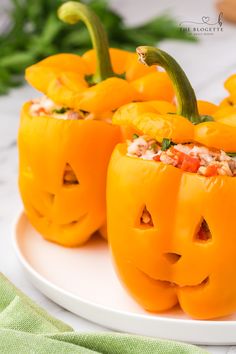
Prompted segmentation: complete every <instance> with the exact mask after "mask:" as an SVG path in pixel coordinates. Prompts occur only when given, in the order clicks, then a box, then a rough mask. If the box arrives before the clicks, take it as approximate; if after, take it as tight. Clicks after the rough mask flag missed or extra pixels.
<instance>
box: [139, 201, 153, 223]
mask: <svg viewBox="0 0 236 354" xmlns="http://www.w3.org/2000/svg"><path fill="white" fill-rule="evenodd" d="M140 224H141V225H146V226H149V227H153V221H152V216H151V214H150V212H149V211H148V210H147V207H146V205H145V206H144V208H143V212H142V215H141V217H140Z"/></svg>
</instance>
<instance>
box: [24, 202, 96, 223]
mask: <svg viewBox="0 0 236 354" xmlns="http://www.w3.org/2000/svg"><path fill="white" fill-rule="evenodd" d="M31 207H32V208H33V210H34V212H35V214H36V215H37V216H38V217H39V218H40V219H45V220H46V221H47V224H48V225H50V224H52V223H53V221H52V220H49V219H48V218H47V217H46V216H45V215H43V214H42V213H41V212H39V211H38V209H36V208H35V207H34V206H31ZM88 214H89V213H88V212H86V213H84V214H82V215H80V216H79V217H77V218H76V219H75V220H72V221H70V222H68V223H64V224H58V226H59V227H61V228H71V227H76V226H77V225H78V224H81V223H82V222H83V221H84V220H85V219H86V217H87V216H88Z"/></svg>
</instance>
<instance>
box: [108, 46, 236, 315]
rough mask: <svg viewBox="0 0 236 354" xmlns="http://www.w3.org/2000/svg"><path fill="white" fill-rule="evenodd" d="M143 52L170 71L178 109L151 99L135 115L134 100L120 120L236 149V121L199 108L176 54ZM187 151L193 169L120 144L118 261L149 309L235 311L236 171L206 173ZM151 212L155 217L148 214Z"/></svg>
mask: <svg viewBox="0 0 236 354" xmlns="http://www.w3.org/2000/svg"><path fill="white" fill-rule="evenodd" d="M138 53H139V55H140V56H141V59H142V61H143V62H145V63H146V64H148V65H151V64H155V63H158V64H159V65H162V66H163V67H164V68H165V69H166V70H167V72H168V73H169V75H170V77H171V78H172V80H173V84H174V87H175V90H176V95H177V102H178V107H177V112H178V114H177V115H176V114H166V113H165V114H160V113H155V112H153V110H150V108H149V107H147V105H148V102H147V103H146V107H145V108H146V109H147V112H146V113H145V112H143V109H141V108H140V107H139V110H140V113H139V111H138V110H137V107H136V113H137V114H136V115H135V114H130V116H129V114H128V112H129V105H126V106H125V107H122V108H120V109H119V110H118V111H117V113H116V114H115V115H114V122H116V123H119V124H126V123H128V124H131V125H132V126H133V127H135V128H136V129H138V130H139V131H140V132H142V133H144V134H148V135H149V136H150V137H151V138H155V139H157V140H158V141H161V140H162V139H163V138H169V139H172V141H174V142H179V143H184V142H189V141H192V142H201V143H204V144H205V145H207V146H209V147H217V148H221V149H224V150H226V151H230V150H231V151H236V130H235V127H232V126H229V125H226V124H222V123H219V122H214V121H213V120H212V118H210V117H202V116H200V115H199V113H198V109H197V102H196V98H195V94H194V91H193V89H192V87H191V85H190V83H189V81H188V79H187V77H186V75H185V74H184V72H183V71H182V69H181V68H180V67H179V65H178V64H177V63H176V62H175V61H174V59H173V58H171V57H170V56H169V55H168V54H167V53H165V52H162V51H160V50H158V49H154V48H149V47H140V48H138ZM133 105H134V104H133ZM208 108H209V106H208ZM212 108H214V107H212ZM132 109H133V110H131V112H134V110H135V109H134V107H133V106H132ZM213 112H216V111H214V109H213ZM202 120H207V121H206V122H202ZM193 123H194V124H193ZM181 158H182V160H181V161H182V163H185V167H184V170H185V171H184V170H183V169H181V168H176V167H174V166H172V165H168V164H164V163H163V162H158V161H154V160H144V159H141V158H137V157H130V156H127V144H118V146H117V147H116V148H115V150H114V152H113V155H112V157H111V161H110V164H109V169H108V180H107V208H108V215H107V218H108V235H109V242H110V245H111V250H112V255H113V257H114V261H115V265H116V269H117V271H118V274H119V277H120V279H121V281H122V282H123V284H124V285H125V287H126V288H127V289H128V291H129V292H130V294H131V295H132V296H133V297H134V299H135V300H136V301H137V302H138V303H139V304H140V305H141V306H142V307H143V308H144V309H146V310H148V311H152V312H159V311H164V310H168V309H170V308H172V307H173V306H175V305H176V304H178V303H179V304H180V306H181V308H182V309H183V311H184V312H186V313H187V314H189V315H190V316H192V317H194V318H198V319H211V318H216V317H219V316H225V315H229V314H231V313H233V312H234V311H235V310H236V282H235V280H234V279H235V275H234V269H235V267H236V247H235V222H234V220H235V216H234V213H235V209H236V178H234V177H228V176H219V175H218V176H214V174H215V171H208V172H207V174H208V176H209V177H205V176H201V175H199V174H196V173H193V172H194V171H195V170H196V168H195V167H196V166H195V164H196V163H198V162H197V161H190V160H185V161H184V156H182V157H181ZM186 170H187V171H190V172H186ZM143 215H146V217H147V218H148V219H149V220H150V221H149V223H146V224H144V223H142V222H141V217H143Z"/></svg>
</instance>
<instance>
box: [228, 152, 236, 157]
mask: <svg viewBox="0 0 236 354" xmlns="http://www.w3.org/2000/svg"><path fill="white" fill-rule="evenodd" d="M226 154H227V155H228V156H229V157H236V152H226Z"/></svg>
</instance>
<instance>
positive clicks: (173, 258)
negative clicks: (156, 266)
mask: <svg viewBox="0 0 236 354" xmlns="http://www.w3.org/2000/svg"><path fill="white" fill-rule="evenodd" d="M164 256H165V258H166V259H167V261H168V262H169V263H171V264H175V263H177V262H178V261H179V260H180V258H181V255H180V254H178V253H171V252H168V253H165V254H164Z"/></svg>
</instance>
